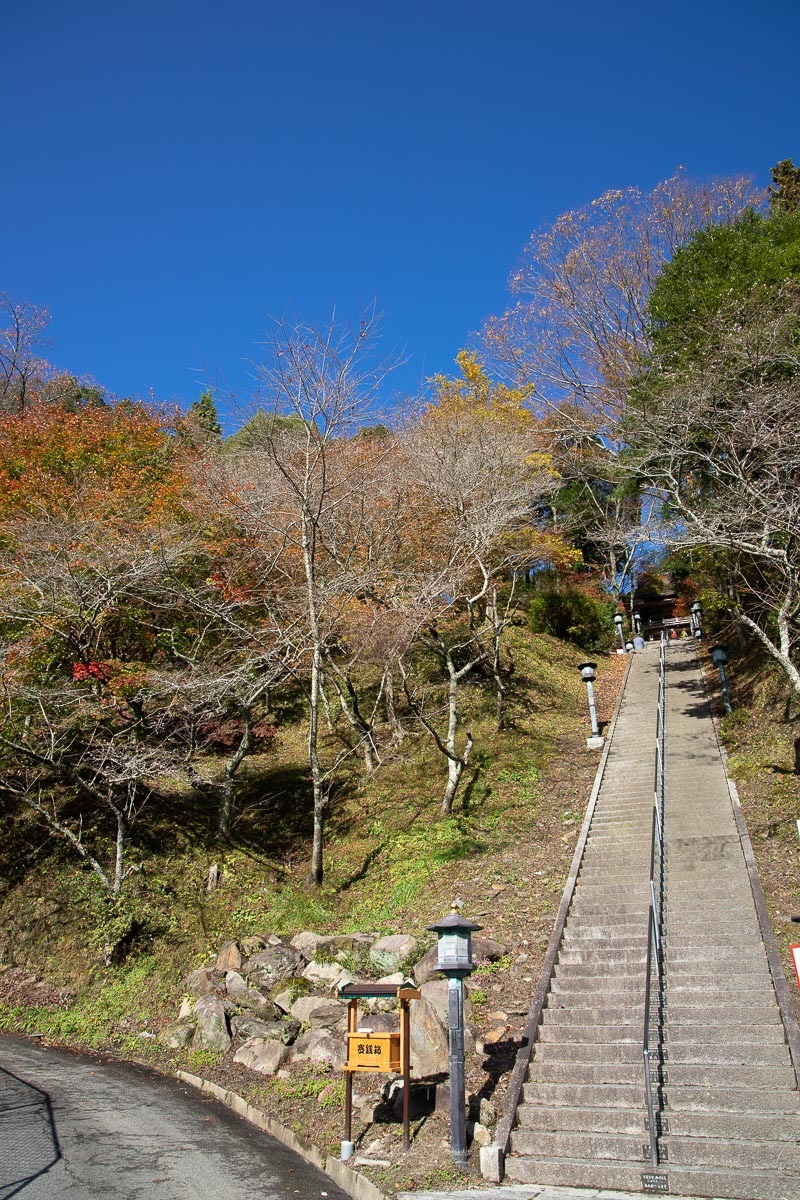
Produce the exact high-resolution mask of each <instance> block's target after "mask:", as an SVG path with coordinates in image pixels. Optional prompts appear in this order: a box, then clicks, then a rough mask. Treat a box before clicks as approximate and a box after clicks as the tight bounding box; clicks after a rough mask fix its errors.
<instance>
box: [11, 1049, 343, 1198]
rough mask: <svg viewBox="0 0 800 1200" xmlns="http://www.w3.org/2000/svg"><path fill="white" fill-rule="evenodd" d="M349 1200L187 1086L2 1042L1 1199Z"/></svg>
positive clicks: (120, 1067) (57, 1052) (143, 1072)
mask: <svg viewBox="0 0 800 1200" xmlns="http://www.w3.org/2000/svg"><path fill="white" fill-rule="evenodd" d="M11 1196H20V1197H21V1198H22V1200H55V1198H56V1197H57V1198H58V1200H95V1198H99V1197H104V1198H106V1197H114V1198H115V1200H151V1198H153V1200H156V1198H157V1200H195V1198H197V1200H287V1198H289V1197H291V1198H294V1197H297V1196H299V1197H302V1200H318V1198H319V1197H327V1200H347V1196H346V1193H345V1192H343V1191H342V1190H341V1188H338V1187H337V1186H336V1184H335V1183H333V1181H332V1180H329V1179H328V1177H327V1176H326V1175H323V1174H322V1172H321V1171H318V1170H317V1169H316V1168H315V1167H311V1166H309V1165H308V1164H307V1163H305V1162H303V1160H302V1159H300V1158H298V1157H297V1155H296V1154H293V1153H292V1151H291V1150H287V1149H286V1147H285V1146H282V1145H281V1144H280V1143H279V1142H276V1141H274V1140H273V1139H272V1138H270V1137H268V1136H267V1135H266V1134H264V1133H262V1132H261V1131H260V1130H257V1129H254V1128H253V1126H251V1125H249V1124H248V1123H247V1122H246V1121H243V1120H242V1119H241V1118H239V1117H237V1116H235V1115H234V1114H233V1113H231V1112H230V1111H229V1110H228V1109H227V1108H225V1107H224V1106H223V1105H221V1104H219V1103H218V1102H217V1101H216V1100H213V1099H211V1098H209V1097H206V1096H203V1095H202V1094H201V1093H199V1092H197V1091H195V1089H194V1088H191V1087H189V1086H188V1085H186V1084H183V1083H180V1082H179V1081H178V1080H175V1079H168V1078H165V1077H164V1076H161V1075H157V1074H155V1073H154V1072H152V1071H148V1070H147V1069H146V1068H144V1067H138V1066H135V1065H130V1064H124V1063H110V1062H104V1061H102V1060H100V1059H93V1058H88V1057H86V1056H84V1055H77V1054H72V1053H70V1052H69V1051H64V1050H53V1049H51V1048H49V1047H44V1046H38V1045H36V1044H31V1043H28V1042H24V1041H20V1040H18V1039H16V1038H0V1200H8V1198H10V1197H11Z"/></svg>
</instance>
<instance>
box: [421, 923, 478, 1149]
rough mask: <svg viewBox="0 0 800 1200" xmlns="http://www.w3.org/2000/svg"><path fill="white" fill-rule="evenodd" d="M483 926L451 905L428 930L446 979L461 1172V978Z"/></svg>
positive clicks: (454, 1142) (454, 1131)
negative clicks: (435, 941)
mask: <svg viewBox="0 0 800 1200" xmlns="http://www.w3.org/2000/svg"><path fill="white" fill-rule="evenodd" d="M482 928H483V926H481V925H476V924H474V922H472V921H467V920H466V919H465V918H464V917H462V916H461V914H460V913H459V911H458V906H457V905H456V904H454V905H453V907H452V910H451V912H450V913H449V915H448V916H446V917H444V919H443V920H441V921H438V922H437V923H436V924H435V925H429V926H428V929H430V930H431V931H432V932H434V933H435V934H436V936H437V937H438V939H439V946H438V950H439V961H438V962H437V964H436V970H437V971H441V973H442V974H443V975H444V976H445V977H446V979H447V1009H448V1014H449V1022H448V1024H449V1030H448V1035H449V1036H448V1040H449V1049H450V1153H451V1155H452V1158H453V1162H454V1163H455V1164H456V1166H457V1167H459V1168H460V1169H461V1170H462V1171H465V1170H466V1169H467V1116H466V1107H465V1085H464V978H465V976H467V975H471V974H472V971H473V970H474V967H475V964H474V963H473V961H472V934H473V933H475V932H476V931H477V930H479V929H482Z"/></svg>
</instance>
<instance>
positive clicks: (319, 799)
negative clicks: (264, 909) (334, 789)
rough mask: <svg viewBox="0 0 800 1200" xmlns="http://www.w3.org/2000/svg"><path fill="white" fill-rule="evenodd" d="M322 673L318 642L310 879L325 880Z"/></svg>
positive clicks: (311, 725)
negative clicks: (320, 733)
mask: <svg viewBox="0 0 800 1200" xmlns="http://www.w3.org/2000/svg"><path fill="white" fill-rule="evenodd" d="M321 676H322V652H321V647H320V645H319V642H317V644H316V645H315V646H314V650H313V653H312V657H311V691H310V694H309V702H308V763H309V767H310V768H311V790H312V799H313V806H314V835H313V842H312V846H311V880H312V882H313V883H315V884H317V885H318V886H319V884H321V883H322V876H323V865H322V847H323V826H324V817H325V796H324V794H323V787H322V767H321V764H320V761H319V751H318V740H319V700H320V691H321Z"/></svg>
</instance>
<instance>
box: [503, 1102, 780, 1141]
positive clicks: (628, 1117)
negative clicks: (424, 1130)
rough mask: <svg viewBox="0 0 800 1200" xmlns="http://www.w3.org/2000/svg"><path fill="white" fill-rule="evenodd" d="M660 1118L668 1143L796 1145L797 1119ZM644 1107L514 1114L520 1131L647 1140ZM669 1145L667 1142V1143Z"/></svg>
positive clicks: (535, 1109)
mask: <svg viewBox="0 0 800 1200" xmlns="http://www.w3.org/2000/svg"><path fill="white" fill-rule="evenodd" d="M663 1115H664V1118H665V1121H666V1124H667V1127H668V1130H669V1133H668V1134H667V1135H666V1136H667V1137H668V1138H669V1139H678V1138H683V1137H698V1138H726V1139H728V1140H734V1139H735V1140H739V1141H750V1142H776V1141H777V1142H790V1143H792V1142H797V1140H798V1138H799V1137H800V1118H798V1117H797V1116H783V1115H781V1114H776V1113H766V1114H760V1115H758V1116H752V1115H749V1114H747V1115H746V1114H744V1113H717V1112H693V1113H684V1112H672V1111H667V1112H665V1113H664V1114H663ZM645 1120H646V1110H645V1107H644V1106H637V1105H636V1104H632V1105H630V1106H629V1107H628V1106H625V1107H622V1106H620V1107H617V1108H611V1107H609V1108H593V1107H578V1106H573V1105H569V1106H568V1105H555V1104H551V1105H545V1104H521V1105H520V1106H519V1109H518V1110H517V1126H518V1128H520V1129H531V1130H543V1131H550V1132H553V1133H555V1132H559V1131H561V1132H569V1131H573V1132H583V1133H589V1132H591V1133H627V1134H633V1135H636V1136H639V1137H642V1138H644V1140H645V1141H646V1140H647V1131H646V1127H645ZM670 1144H671V1142H670Z"/></svg>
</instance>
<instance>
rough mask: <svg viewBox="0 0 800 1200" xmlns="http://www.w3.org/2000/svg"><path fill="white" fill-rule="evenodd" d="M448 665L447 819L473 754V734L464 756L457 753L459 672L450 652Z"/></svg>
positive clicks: (444, 813) (444, 802)
mask: <svg viewBox="0 0 800 1200" xmlns="http://www.w3.org/2000/svg"><path fill="white" fill-rule="evenodd" d="M445 663H446V664H447V674H448V677H449V686H448V689H447V739H446V741H445V747H446V749H447V786H446V788H445V789H444V796H443V797H442V807H441V810H440V816H442V817H447V816H449V815H450V813H451V811H452V808H453V801H454V800H455V798H456V792H457V791H458V785H459V783H460V782H461V776H462V775H463V774H464V768H465V767H466V766H467V764H468V763H469V760H470V755H471V753H472V734H471V733H468V734H467V744H466V747H465V750H464V753H463V754H458V753H457V751H456V730H457V725H458V671H457V670H456V665H455V663H454V662H453V659H452V656H451V654H450V652H449V651H448V652H447V654H446V657H445Z"/></svg>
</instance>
